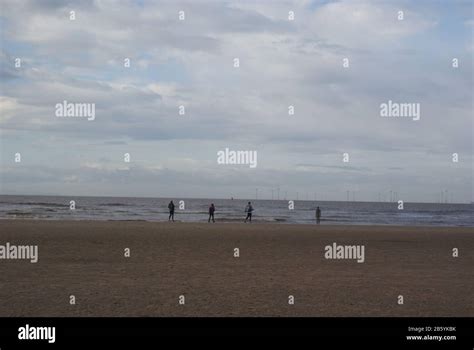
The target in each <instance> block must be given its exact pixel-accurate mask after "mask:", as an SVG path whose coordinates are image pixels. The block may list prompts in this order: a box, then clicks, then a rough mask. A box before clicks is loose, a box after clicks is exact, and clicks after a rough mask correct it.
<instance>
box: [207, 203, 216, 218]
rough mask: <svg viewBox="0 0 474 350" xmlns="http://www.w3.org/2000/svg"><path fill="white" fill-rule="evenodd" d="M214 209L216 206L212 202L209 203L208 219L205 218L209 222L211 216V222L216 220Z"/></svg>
mask: <svg viewBox="0 0 474 350" xmlns="http://www.w3.org/2000/svg"><path fill="white" fill-rule="evenodd" d="M215 211H216V207H215V206H214V203H211V206H210V207H209V219H208V220H207V222H211V218H212V222H216V220H214V212H215Z"/></svg>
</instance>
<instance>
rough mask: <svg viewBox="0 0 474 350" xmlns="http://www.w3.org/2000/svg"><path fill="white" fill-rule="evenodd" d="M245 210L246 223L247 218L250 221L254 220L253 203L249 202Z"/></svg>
mask: <svg viewBox="0 0 474 350" xmlns="http://www.w3.org/2000/svg"><path fill="white" fill-rule="evenodd" d="M245 212H246V213H247V217H246V218H245V221H244V222H245V223H246V222H247V220H249V221H250V222H252V212H253V207H252V203H250V202H249V203H248V204H247V206H246V207H245Z"/></svg>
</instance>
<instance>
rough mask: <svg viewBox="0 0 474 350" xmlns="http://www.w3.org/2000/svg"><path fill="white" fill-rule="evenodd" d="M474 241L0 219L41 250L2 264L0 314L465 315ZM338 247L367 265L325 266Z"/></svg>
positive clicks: (472, 307)
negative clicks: (31, 257)
mask: <svg viewBox="0 0 474 350" xmlns="http://www.w3.org/2000/svg"><path fill="white" fill-rule="evenodd" d="M473 231H474V230H473V228H447V227H386V226H370V227H369V226H325V225H321V226H316V225H285V224H258V223H253V224H247V225H245V224H243V223H226V224H224V223H216V224H207V223H206V224H204V223H180V222H176V223H168V222H120V221H115V222H113V221H109V222H107V221H100V222H99V221H37V220H24V221H23V220H1V221H0V245H5V244H6V243H7V242H8V243H10V244H12V245H13V244H15V245H37V246H38V262H37V263H31V262H30V261H28V260H14V259H2V260H0V274H1V276H2V283H1V286H0V300H1V303H0V316H471V317H472V316H474V268H473V266H474V235H473V233H474V232H473ZM333 243H337V244H340V245H363V246H364V247H365V259H364V262H363V263H358V262H357V261H356V260H350V259H332V260H331V259H326V258H325V247H326V246H327V245H332V244H333ZM126 248H129V249H130V257H125V256H124V255H125V254H124V253H125V249H126ZM235 248H238V249H239V257H235V256H234V254H235V250H234V249H235ZM453 248H458V249H459V257H456V258H454V257H453V254H452V249H453ZM71 295H74V296H75V299H76V304H75V305H71V304H70V296H71ZM180 295H184V297H185V304H184V305H180V304H179V302H178V301H179V296H180ZM290 295H292V296H294V305H290V304H289V296H290ZM399 295H402V296H403V305H399V304H398V303H397V300H398V296H399Z"/></svg>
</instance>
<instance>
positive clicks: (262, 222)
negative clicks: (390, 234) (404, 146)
mask: <svg viewBox="0 0 474 350" xmlns="http://www.w3.org/2000/svg"><path fill="white" fill-rule="evenodd" d="M0 221H4V222H9V221H10V222H12V223H14V222H22V221H36V222H41V221H45V222H64V223H77V222H89V223H91V224H93V223H97V222H137V223H140V222H142V223H150V224H157V223H159V224H164V223H167V224H169V225H194V224H202V225H210V226H211V225H217V224H226V225H232V224H239V223H242V225H285V226H314V227H315V228H318V227H323V226H324V227H339V228H342V227H353V226H355V227H359V228H360V227H396V228H418V229H419V228H436V227H440V228H470V227H474V226H451V225H439V224H436V225H435V224H433V225H394V224H367V223H361V224H359V223H354V224H334V223H331V224H328V223H324V221H325V220H321V224H320V225H316V223H294V222H282V221H265V220H259V219H258V218H255V219H252V222H251V223H244V219H241V220H237V219H236V220H219V219H217V218H216V222H215V223H212V222H211V223H208V222H207V220H202V221H181V220H179V219H175V221H174V222H169V221H166V220H140V219H137V220H128V219H124V220H120V219H117V220H113V219H105V220H104V219H94V220H91V219H74V220H73V219H69V220H65V219H54V218H50V219H44V218H24V217H21V218H0Z"/></svg>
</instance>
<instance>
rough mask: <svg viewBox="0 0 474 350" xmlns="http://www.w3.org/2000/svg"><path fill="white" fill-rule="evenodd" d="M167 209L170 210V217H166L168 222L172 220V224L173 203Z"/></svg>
mask: <svg viewBox="0 0 474 350" xmlns="http://www.w3.org/2000/svg"><path fill="white" fill-rule="evenodd" d="M168 209H169V210H170V216H169V217H168V221H170V220H173V222H174V203H173V201H171V202H170V204H168Z"/></svg>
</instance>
